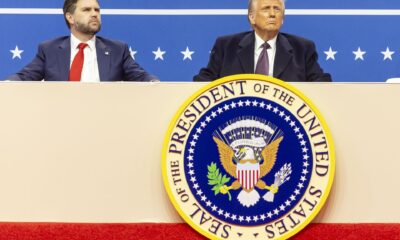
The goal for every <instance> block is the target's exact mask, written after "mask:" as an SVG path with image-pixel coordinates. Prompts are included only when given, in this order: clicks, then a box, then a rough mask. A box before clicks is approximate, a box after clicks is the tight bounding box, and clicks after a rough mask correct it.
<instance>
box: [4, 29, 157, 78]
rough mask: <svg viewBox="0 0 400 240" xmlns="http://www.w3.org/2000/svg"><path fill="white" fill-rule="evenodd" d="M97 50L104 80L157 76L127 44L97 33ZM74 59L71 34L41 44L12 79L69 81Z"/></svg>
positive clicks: (101, 76) (101, 75)
mask: <svg viewBox="0 0 400 240" xmlns="http://www.w3.org/2000/svg"><path fill="white" fill-rule="evenodd" d="M96 53H97V62H98V66H99V75H100V80H101V81H150V80H154V79H157V78H156V77H155V76H152V75H150V74H148V73H147V72H146V71H145V70H144V69H143V68H141V67H140V66H139V64H137V63H136V62H135V61H134V60H133V59H132V57H131V56H130V52H129V49H128V45H127V44H125V43H122V42H119V41H112V40H108V39H105V38H102V37H97V36H96ZM70 58H71V40H70V37H69V36H67V37H60V38H57V39H54V40H50V41H47V42H43V43H41V44H40V45H39V49H38V52H37V54H36V57H35V58H34V59H33V60H32V62H30V63H29V64H28V65H26V66H25V67H24V68H23V69H22V70H21V71H19V72H18V73H16V74H15V75H12V76H10V77H8V79H9V80H27V81H40V80H43V79H44V80H45V81H68V78H69V69H70Z"/></svg>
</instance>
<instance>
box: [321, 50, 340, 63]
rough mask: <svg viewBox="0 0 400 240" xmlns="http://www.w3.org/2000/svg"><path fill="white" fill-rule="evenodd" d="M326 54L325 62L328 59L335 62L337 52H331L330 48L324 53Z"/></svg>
mask: <svg viewBox="0 0 400 240" xmlns="http://www.w3.org/2000/svg"><path fill="white" fill-rule="evenodd" d="M324 53H325V54H326V61H328V60H329V59H332V60H335V54H336V53H337V51H333V50H332V47H329V50H328V51H325V52H324Z"/></svg>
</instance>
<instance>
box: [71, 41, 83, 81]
mask: <svg viewBox="0 0 400 240" xmlns="http://www.w3.org/2000/svg"><path fill="white" fill-rule="evenodd" d="M85 47H87V44H86V43H79V45H78V48H79V52H78V53H77V54H76V55H75V58H74V61H72V65H71V70H70V71H69V80H70V81H80V80H81V73H82V68H83V60H84V59H85V55H84V54H83V50H84V49H85Z"/></svg>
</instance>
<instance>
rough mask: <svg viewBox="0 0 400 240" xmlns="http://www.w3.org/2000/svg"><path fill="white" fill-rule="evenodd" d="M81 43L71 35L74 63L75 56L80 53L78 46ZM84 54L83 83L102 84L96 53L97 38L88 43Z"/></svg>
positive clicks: (72, 59)
mask: <svg viewBox="0 0 400 240" xmlns="http://www.w3.org/2000/svg"><path fill="white" fill-rule="evenodd" d="M80 43H81V41H80V40H79V39H77V38H76V37H75V36H74V35H73V34H71V61H70V68H71V65H72V62H73V61H74V58H75V55H76V54H77V53H78V51H79V49H78V45H79V44H80ZM86 43H87V45H88V46H87V47H85V49H84V51H83V53H84V55H85V58H84V61H83V68H82V74H81V82H100V75H99V66H98V64H97V53H96V36H94V37H93V38H92V39H90V40H89V41H87V42H86Z"/></svg>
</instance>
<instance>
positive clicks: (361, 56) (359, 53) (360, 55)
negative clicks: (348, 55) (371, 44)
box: [353, 47, 367, 61]
mask: <svg viewBox="0 0 400 240" xmlns="http://www.w3.org/2000/svg"><path fill="white" fill-rule="evenodd" d="M366 53H367V52H364V51H361V48H360V47H358V49H357V51H353V54H354V55H355V58H354V60H357V59H361V60H363V61H364V54H366Z"/></svg>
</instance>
